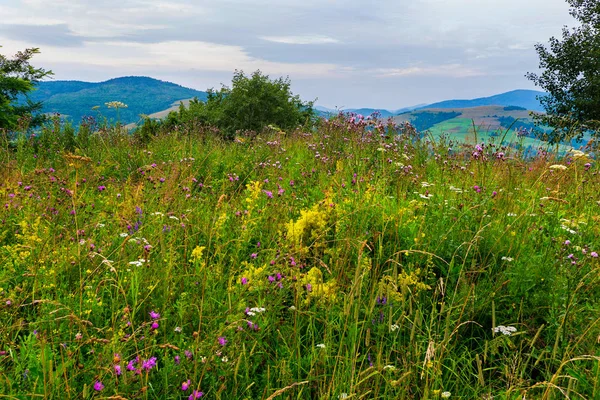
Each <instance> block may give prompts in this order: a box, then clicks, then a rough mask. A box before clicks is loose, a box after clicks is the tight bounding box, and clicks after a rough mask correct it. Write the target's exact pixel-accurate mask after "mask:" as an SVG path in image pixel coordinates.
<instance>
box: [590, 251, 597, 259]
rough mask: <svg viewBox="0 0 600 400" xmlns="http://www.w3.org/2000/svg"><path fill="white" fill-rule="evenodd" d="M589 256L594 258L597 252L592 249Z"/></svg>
mask: <svg viewBox="0 0 600 400" xmlns="http://www.w3.org/2000/svg"><path fill="white" fill-rule="evenodd" d="M590 256H592V257H594V258H598V253H596V252H595V251H592V252H591V253H590Z"/></svg>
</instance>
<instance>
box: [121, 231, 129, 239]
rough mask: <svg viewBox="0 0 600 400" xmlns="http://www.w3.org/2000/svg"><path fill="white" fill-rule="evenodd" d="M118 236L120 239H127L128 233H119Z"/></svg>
mask: <svg viewBox="0 0 600 400" xmlns="http://www.w3.org/2000/svg"><path fill="white" fill-rule="evenodd" d="M119 236H121V237H123V238H124V237H127V236H129V233H126V232H123V233H119Z"/></svg>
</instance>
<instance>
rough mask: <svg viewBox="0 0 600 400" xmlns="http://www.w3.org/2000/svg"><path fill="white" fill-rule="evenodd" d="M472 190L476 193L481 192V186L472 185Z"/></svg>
mask: <svg viewBox="0 0 600 400" xmlns="http://www.w3.org/2000/svg"><path fill="white" fill-rule="evenodd" d="M473 190H474V191H475V192H477V193H481V188H480V187H479V186H477V185H475V186H473Z"/></svg>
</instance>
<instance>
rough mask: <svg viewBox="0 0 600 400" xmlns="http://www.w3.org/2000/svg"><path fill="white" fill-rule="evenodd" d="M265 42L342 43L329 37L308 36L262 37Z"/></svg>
mask: <svg viewBox="0 0 600 400" xmlns="http://www.w3.org/2000/svg"><path fill="white" fill-rule="evenodd" d="M260 38H261V39H263V40H266V41H269V42H275V43H285V44H327V43H339V42H340V41H339V40H337V39H334V38H331V37H328V36H319V35H307V36H261V37H260Z"/></svg>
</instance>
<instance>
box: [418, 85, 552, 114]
mask: <svg viewBox="0 0 600 400" xmlns="http://www.w3.org/2000/svg"><path fill="white" fill-rule="evenodd" d="M545 95H546V93H544V92H539V91H537V90H524V89H519V90H512V91H510V92H506V93H500V94H497V95H494V96H489V97H480V98H477V99H472V100H446V101H440V102H438V103H432V104H428V105H426V106H423V107H419V108H417V109H418V110H421V109H425V108H469V107H480V106H517V107H523V108H525V109H527V110H531V111H539V112H542V111H544V108H543V107H542V105H541V104H540V101H539V100H538V99H537V97H541V96H545Z"/></svg>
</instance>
